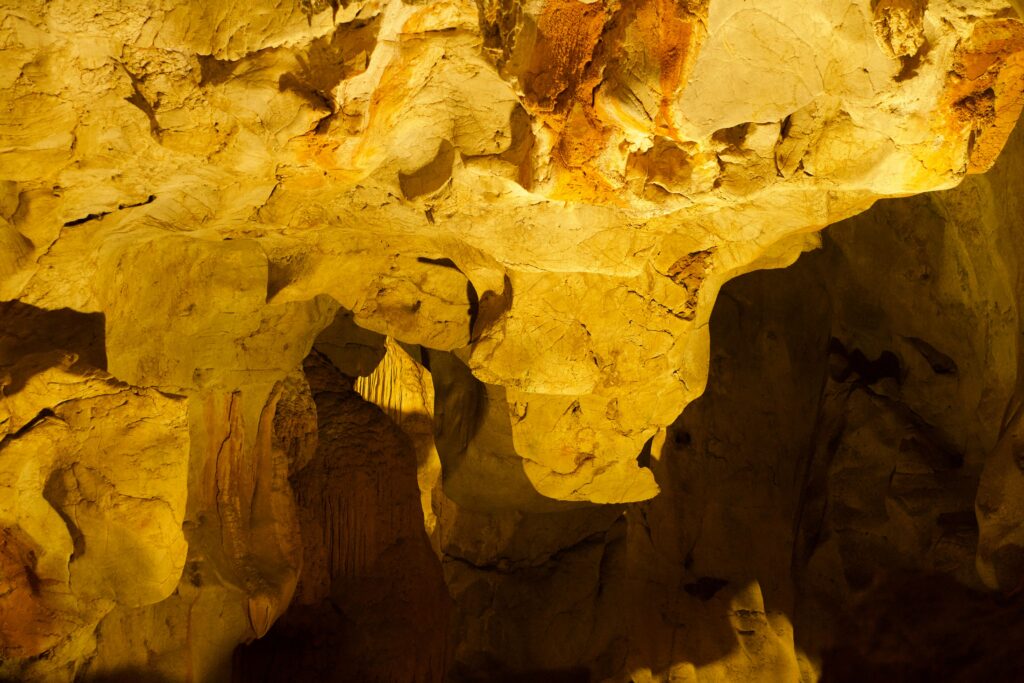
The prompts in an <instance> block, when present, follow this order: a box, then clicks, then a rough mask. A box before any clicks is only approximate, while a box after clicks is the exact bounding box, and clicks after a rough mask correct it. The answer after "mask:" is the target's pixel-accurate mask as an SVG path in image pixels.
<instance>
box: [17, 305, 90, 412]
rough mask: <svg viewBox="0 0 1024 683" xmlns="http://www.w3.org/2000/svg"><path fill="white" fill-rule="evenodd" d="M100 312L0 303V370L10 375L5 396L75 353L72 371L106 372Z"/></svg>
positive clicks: (19, 389) (18, 389)
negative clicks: (75, 360)
mask: <svg viewBox="0 0 1024 683" xmlns="http://www.w3.org/2000/svg"><path fill="white" fill-rule="evenodd" d="M104 340H105V334H104V317H103V314H102V313H79V312H78V311H73V310H70V309H66V308H65V309H60V310H55V311H50V310H46V309H42V308H37V307H35V306H30V305H28V304H24V303H21V302H20V301H0V370H5V371H6V372H8V373H10V378H9V382H8V384H6V385H5V386H4V393H5V394H6V395H7V396H10V395H12V394H15V393H17V392H18V391H21V389H22V388H23V387H24V384H25V382H27V381H28V380H29V378H30V377H32V375H34V374H35V373H37V372H41V371H42V370H44V369H46V368H47V367H52V366H53V365H56V364H58V363H59V362H61V357H62V355H64V354H74V355H76V356H77V357H78V360H77V363H76V364H75V365H73V366H72V367H71V368H69V369H70V370H72V371H76V369H77V370H80V371H82V372H85V371H86V370H87V369H90V368H92V369H98V370H106V369H107V353H106V347H105V345H104Z"/></svg>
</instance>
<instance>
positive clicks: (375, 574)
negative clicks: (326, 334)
mask: <svg viewBox="0 0 1024 683" xmlns="http://www.w3.org/2000/svg"><path fill="white" fill-rule="evenodd" d="M304 370H305V375H306V378H307V381H308V382H309V385H310V389H311V391H312V394H313V399H314V401H315V404H316V412H317V421H318V437H319V438H318V441H319V445H318V447H317V449H316V453H315V455H314V456H313V459H312V461H311V462H309V463H308V464H306V465H305V467H303V468H302V469H301V470H299V471H298V472H296V473H292V475H291V485H292V488H293V490H294V493H295V499H296V503H297V505H298V508H299V523H300V526H301V530H302V539H303V571H302V575H301V577H300V580H299V586H298V588H297V590H296V594H295V597H294V599H293V601H292V605H291V607H290V608H289V609H288V610H287V612H286V613H285V614H284V615H283V616H282V617H281V618H280V619H278V621H277V622H276V623H275V624H274V626H273V628H272V629H271V630H270V632H269V633H268V634H267V635H266V636H265V637H264V638H262V639H260V640H257V641H254V642H253V643H251V644H249V645H243V646H240V647H239V648H238V649H237V650H236V652H235V656H234V662H233V674H232V679H233V680H234V681H237V682H239V683H241V682H245V683H252V682H266V683H270V682H274V681H295V680H316V681H339V682H342V681H344V682H348V681H422V682H428V681H442V680H444V676H445V673H446V671H447V668H448V660H449V652H448V648H449V645H450V629H449V614H450V611H451V604H450V599H449V597H448V593H447V591H446V589H445V585H444V581H443V578H442V575H441V567H440V563H439V562H438V560H437V557H436V556H435V555H434V553H433V551H432V550H431V549H430V544H429V540H428V539H427V536H426V532H425V530H424V524H423V515H422V511H421V509H420V504H419V489H418V487H417V481H416V457H415V453H414V452H413V448H412V444H411V443H410V441H409V439H408V437H407V436H406V435H405V434H404V433H403V432H402V431H401V430H400V429H399V428H398V427H396V426H395V424H394V423H393V422H391V420H390V419H389V418H388V417H387V416H386V415H385V414H384V413H383V412H382V411H381V410H380V409H379V408H378V407H377V406H375V405H373V404H371V403H368V402H366V401H365V400H363V398H362V397H361V396H360V395H359V394H357V393H356V392H355V391H354V390H353V388H352V380H351V378H349V377H348V376H346V375H344V374H342V373H341V372H340V371H339V370H338V369H337V368H336V367H335V366H334V365H332V364H331V362H330V360H329V359H328V358H327V357H326V356H324V355H322V354H320V353H319V352H314V353H313V354H311V355H310V356H309V357H308V358H307V359H306V361H305V363H304Z"/></svg>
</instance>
